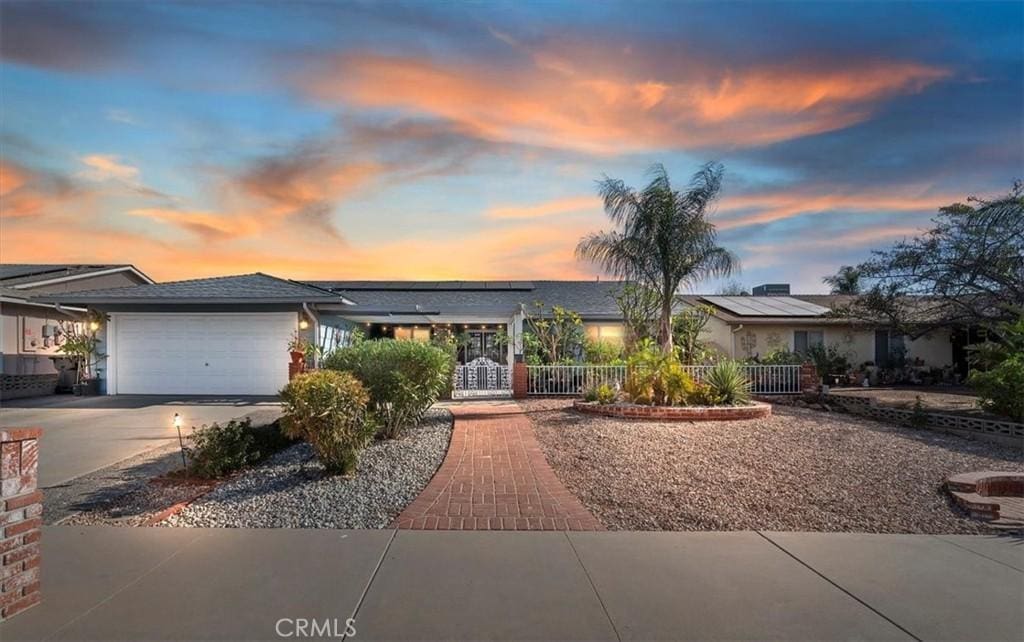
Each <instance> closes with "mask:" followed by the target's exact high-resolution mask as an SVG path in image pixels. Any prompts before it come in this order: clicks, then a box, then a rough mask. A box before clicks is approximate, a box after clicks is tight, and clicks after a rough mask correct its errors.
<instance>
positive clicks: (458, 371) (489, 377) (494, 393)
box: [452, 357, 512, 399]
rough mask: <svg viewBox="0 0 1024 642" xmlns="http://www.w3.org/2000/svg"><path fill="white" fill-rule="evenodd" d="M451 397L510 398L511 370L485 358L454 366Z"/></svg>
mask: <svg viewBox="0 0 1024 642" xmlns="http://www.w3.org/2000/svg"><path fill="white" fill-rule="evenodd" d="M453 384H454V385H453V392H452V397H453V398H455V399H464V398H466V397H510V396H511V395H512V369H511V368H509V367H508V366H507V365H502V364H500V363H498V362H497V361H493V360H491V359H488V358H487V357H479V358H477V359H474V360H472V361H470V362H469V363H466V364H460V365H456V366H455V374H454V381H453Z"/></svg>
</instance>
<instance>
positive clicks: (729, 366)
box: [704, 361, 750, 406]
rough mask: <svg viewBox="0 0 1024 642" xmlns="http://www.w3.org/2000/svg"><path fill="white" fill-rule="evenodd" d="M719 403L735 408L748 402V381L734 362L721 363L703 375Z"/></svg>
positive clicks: (738, 365) (741, 369)
mask: <svg viewBox="0 0 1024 642" xmlns="http://www.w3.org/2000/svg"><path fill="white" fill-rule="evenodd" d="M704 383H705V384H707V385H708V386H710V387H711V391H712V392H713V393H714V396H715V397H716V398H717V399H718V400H719V403H722V404H725V405H731V406H736V405H739V404H745V403H747V402H749V401H750V380H749V379H747V375H745V374H744V373H743V368H742V367H740V364H739V363H737V362H735V361H722V362H720V363H718V364H716V365H715V366H714V367H713V368H711V370H709V371H708V373H707V374H706V375H704Z"/></svg>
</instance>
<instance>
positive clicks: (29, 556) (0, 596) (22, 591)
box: [0, 428, 43, 622]
mask: <svg viewBox="0 0 1024 642" xmlns="http://www.w3.org/2000/svg"><path fill="white" fill-rule="evenodd" d="M42 433H43V431H42V430H40V429H39V428H2V429H0V529H2V531H0V557H2V562H3V564H2V565H0V622H2V621H4V620H6V619H8V618H9V617H11V616H13V615H15V614H16V613H20V612H21V611H24V610H25V609H27V608H29V607H30V606H35V605H36V604H38V603H39V601H40V600H41V595H42V594H41V593H40V592H39V564H40V561H41V554H40V551H39V538H40V533H41V531H40V530H39V527H40V526H41V525H42V521H43V519H42V516H43V493H42V492H41V491H39V490H36V484H37V479H38V472H39V438H40V436H42Z"/></svg>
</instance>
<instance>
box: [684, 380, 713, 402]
mask: <svg viewBox="0 0 1024 642" xmlns="http://www.w3.org/2000/svg"><path fill="white" fill-rule="evenodd" d="M686 400H687V401H688V402H689V404H690V405H691V406H720V405H722V400H721V399H719V397H718V396H717V395H716V394H715V391H714V389H713V388H712V387H711V386H710V385H708V384H706V383H704V382H703V381H697V382H694V384H693V390H692V391H691V392H690V394H689V396H688V397H687V398H686Z"/></svg>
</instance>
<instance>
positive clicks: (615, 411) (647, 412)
mask: <svg viewBox="0 0 1024 642" xmlns="http://www.w3.org/2000/svg"><path fill="white" fill-rule="evenodd" d="M572 405H573V408H575V409H576V410H578V411H580V412H586V413H590V414H593V415H604V416H606V417H622V418H624V419H655V420H658V421H735V420H743V419H761V418H762V417H768V416H770V415H771V414H772V406H771V404H767V403H763V402H760V401H754V402H752V403H751V405H749V406H640V405H636V404H625V403H614V404H599V403H597V402H595V401H580V400H576V401H574V402H573V404H572Z"/></svg>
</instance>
